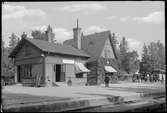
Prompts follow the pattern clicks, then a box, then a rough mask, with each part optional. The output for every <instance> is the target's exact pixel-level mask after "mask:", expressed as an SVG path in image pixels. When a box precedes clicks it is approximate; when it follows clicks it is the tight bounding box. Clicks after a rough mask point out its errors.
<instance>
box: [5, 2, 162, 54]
mask: <svg viewBox="0 0 167 113" xmlns="http://www.w3.org/2000/svg"><path fill="white" fill-rule="evenodd" d="M77 18H78V19H79V26H80V27H81V28H82V31H83V33H84V35H86V34H90V33H94V32H100V31H104V30H110V31H111V33H113V32H114V33H115V34H116V36H117V37H118V40H119V41H120V40H121V39H122V37H123V36H125V37H126V39H127V40H128V42H129V47H130V49H131V50H137V51H138V53H139V55H140V54H141V53H142V46H143V43H146V44H149V43H150V42H151V41H158V40H160V41H161V42H163V43H164V44H165V25H164V23H165V22H164V21H165V17H164V2H162V1H129V2H128V1H126V2H121V1H119V2H116V1H111V2H110V1H107V2H5V3H4V4H2V36H3V39H4V41H5V45H8V42H9V38H8V37H9V36H10V35H11V33H15V34H16V35H17V36H20V35H21V34H22V33H23V32H26V33H27V34H28V36H30V34H31V31H32V30H34V29H40V30H42V31H44V30H45V29H46V27H47V26H48V25H51V27H52V28H53V31H54V33H55V38H56V40H57V41H58V42H62V41H64V40H66V39H70V38H73V32H72V29H73V28H74V27H75V26H76V20H77Z"/></svg>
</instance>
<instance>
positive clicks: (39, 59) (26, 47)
mask: <svg viewBox="0 0 167 113" xmlns="http://www.w3.org/2000/svg"><path fill="white" fill-rule="evenodd" d="M51 33H52V29H51V27H50V26H49V27H48V29H47V34H46V37H47V38H48V40H47V41H43V40H39V39H32V38H22V39H21V40H20V41H19V43H18V44H17V46H16V47H15V48H14V49H13V51H12V52H11V53H10V55H9V57H10V58H13V59H14V63H15V66H16V68H17V69H16V70H17V73H16V75H15V78H16V79H15V80H16V83H22V84H24V85H28V86H32V85H34V84H38V85H40V86H53V85H56V84H58V83H67V82H68V81H69V80H70V81H71V82H72V84H77V85H85V84H89V85H96V84H100V83H102V82H103V78H104V76H105V74H106V73H113V72H114V73H115V72H117V69H118V68H117V56H116V51H115V47H114V44H113V39H112V35H111V33H110V31H104V32H100V33H94V34H90V35H87V36H84V35H83V33H82V31H81V28H79V26H78V22H77V27H76V28H74V29H73V39H69V40H66V41H64V43H63V44H56V43H54V42H53V40H51V37H50V36H51V35H50V34H51Z"/></svg>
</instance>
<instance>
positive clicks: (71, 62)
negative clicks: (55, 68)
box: [63, 59, 74, 64]
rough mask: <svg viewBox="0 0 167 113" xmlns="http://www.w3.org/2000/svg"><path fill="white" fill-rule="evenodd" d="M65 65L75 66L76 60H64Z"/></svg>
mask: <svg viewBox="0 0 167 113" xmlns="http://www.w3.org/2000/svg"><path fill="white" fill-rule="evenodd" d="M63 63H66V64H74V60H67V59H63Z"/></svg>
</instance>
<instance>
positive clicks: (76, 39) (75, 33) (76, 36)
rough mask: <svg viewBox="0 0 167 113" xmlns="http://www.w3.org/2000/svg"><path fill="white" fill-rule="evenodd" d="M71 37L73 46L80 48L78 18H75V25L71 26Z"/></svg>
mask: <svg viewBox="0 0 167 113" xmlns="http://www.w3.org/2000/svg"><path fill="white" fill-rule="evenodd" d="M73 38H74V47H75V48H77V49H81V28H79V27H78V19H77V27H76V28H73Z"/></svg>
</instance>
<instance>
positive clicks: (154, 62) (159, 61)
mask: <svg viewBox="0 0 167 113" xmlns="http://www.w3.org/2000/svg"><path fill="white" fill-rule="evenodd" d="M142 63H143V65H141V67H140V68H141V69H140V71H141V72H142V73H152V71H153V70H154V69H157V68H158V69H159V68H161V69H163V67H164V65H165V47H164V45H163V44H162V43H161V42H160V41H157V42H151V43H150V44H149V45H148V47H147V46H146V45H145V44H144V46H143V54H142Z"/></svg>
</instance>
